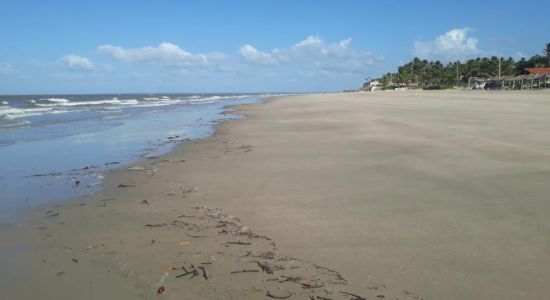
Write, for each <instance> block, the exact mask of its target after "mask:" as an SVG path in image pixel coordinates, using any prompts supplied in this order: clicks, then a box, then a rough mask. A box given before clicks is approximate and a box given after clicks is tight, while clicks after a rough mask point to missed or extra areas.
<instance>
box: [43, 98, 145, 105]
mask: <svg viewBox="0 0 550 300" xmlns="http://www.w3.org/2000/svg"><path fill="white" fill-rule="evenodd" d="M138 103H139V101H138V100H136V99H127V100H119V99H118V98H112V99H106V100H93V101H79V102H57V103H49V104H43V103H37V104H36V106H40V107H55V106H94V105H136V104H138Z"/></svg>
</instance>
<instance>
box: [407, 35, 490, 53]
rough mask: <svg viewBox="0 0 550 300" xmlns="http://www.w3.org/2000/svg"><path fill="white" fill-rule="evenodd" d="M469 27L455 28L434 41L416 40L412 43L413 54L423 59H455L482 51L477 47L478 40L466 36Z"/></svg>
mask: <svg viewBox="0 0 550 300" xmlns="http://www.w3.org/2000/svg"><path fill="white" fill-rule="evenodd" d="M470 32H471V30H470V29H469V28H455V29H452V30H450V31H448V32H446V33H445V34H443V35H440V36H438V37H437V38H436V39H435V40H434V41H429V42H422V41H417V42H416V43H415V44H414V55H415V56H417V57H419V58H425V59H441V60H455V59H466V58H469V57H472V56H475V55H479V54H481V53H482V51H481V50H480V49H478V48H477V43H478V40H477V39H476V38H474V37H470V36H468V35H469V33H470Z"/></svg>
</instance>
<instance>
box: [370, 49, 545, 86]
mask: <svg viewBox="0 0 550 300" xmlns="http://www.w3.org/2000/svg"><path fill="white" fill-rule="evenodd" d="M541 67H550V43H548V44H546V48H545V49H544V53H543V55H539V54H537V55H534V56H532V57H530V58H529V59H525V58H521V59H520V60H518V61H516V60H514V59H513V58H512V57H508V58H501V59H500V75H501V76H516V75H521V74H525V72H526V71H525V68H541ZM498 71H499V58H498V57H497V56H491V57H483V58H480V57H478V58H475V59H470V60H467V61H465V62H460V61H456V62H449V63H447V64H443V63H441V62H440V61H439V60H437V61H428V60H425V59H423V60H422V59H419V58H417V57H415V58H414V59H413V60H411V61H410V62H408V63H406V64H404V65H401V66H399V67H398V68H397V72H395V73H387V74H384V75H383V76H382V77H381V78H378V80H379V81H380V83H381V84H382V85H383V87H384V88H394V87H398V86H408V87H418V88H424V89H440V88H449V87H453V86H462V85H465V84H467V83H468V79H469V78H470V77H480V78H489V77H496V76H498V75H499V73H498Z"/></svg>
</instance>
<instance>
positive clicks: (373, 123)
mask: <svg viewBox="0 0 550 300" xmlns="http://www.w3.org/2000/svg"><path fill="white" fill-rule="evenodd" d="M238 111H239V112H240V113H243V114H246V115H247V116H249V118H248V119H245V120H233V121H228V122H225V123H223V124H221V125H219V126H218V127H217V131H216V134H215V135H214V136H212V137H210V138H208V139H205V140H201V141H195V142H189V143H186V144H183V145H181V146H178V147H177V148H176V149H175V150H174V151H173V152H171V153H170V154H169V155H166V156H164V157H159V158H153V159H147V160H144V161H140V162H138V163H137V164H136V166H134V167H133V168H131V169H128V168H123V169H120V170H118V171H115V172H112V173H110V174H107V176H106V182H105V188H104V190H103V191H101V192H99V193H97V194H95V195H92V196H89V197H84V198H81V199H76V200H74V201H70V202H65V203H60V204H57V205H49V206H47V207H39V208H35V209H32V210H30V211H29V212H27V214H26V216H27V219H26V221H25V222H23V223H22V224H21V225H19V226H4V227H1V228H0V234H1V236H2V238H1V239H0V251H1V252H0V268H1V269H2V273H1V275H0V291H2V293H3V294H4V295H5V296H3V297H2V299H140V298H149V299H150V298H159V299H160V298H167V299H247V298H251V299H270V297H272V298H273V297H274V298H277V297H287V296H290V297H289V298H288V299H324V298H322V297H325V298H329V299H350V298H352V299H359V298H354V296H352V295H349V294H345V293H351V294H356V295H361V296H362V297H366V298H367V299H376V298H377V297H378V298H382V297H384V298H386V299H420V298H423V299H548V298H549V297H550V286H549V285H548V281H549V280H550V240H549V239H550V218H549V217H548V216H549V215H550V201H549V200H550V184H549V182H550V130H548V129H549V128H550V92H549V91H534V92H455V91H443V92H420V91H418V92H415V91H407V92H374V93H355V94H327V95H306V96H295V97H284V98H280V99H276V100H274V101H269V102H267V103H265V104H260V105H251V106H243V107H240V108H239V109H238ZM143 200H146V201H143ZM235 216H238V217H235ZM245 225H246V226H248V227H246V226H245ZM249 228H250V229H249ZM251 229H252V230H251ZM184 268H185V269H184ZM194 270H196V272H193V271H194ZM204 271H206V274H205V272H204ZM239 271H245V272H239ZM232 272H234V273H232ZM186 273H189V274H187V275H184V276H181V277H178V278H176V276H177V275H182V274H186ZM194 275H196V276H194ZM205 275H206V276H207V277H208V279H206V278H205ZM161 286H162V287H164V288H165V291H164V292H163V293H162V294H160V295H159V294H157V292H158V289H159V288H160V287H161ZM342 292H344V293H342Z"/></svg>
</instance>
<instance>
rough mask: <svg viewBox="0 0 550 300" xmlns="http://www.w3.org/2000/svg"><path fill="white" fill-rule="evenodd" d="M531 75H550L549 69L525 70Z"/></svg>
mask: <svg viewBox="0 0 550 300" xmlns="http://www.w3.org/2000/svg"><path fill="white" fill-rule="evenodd" d="M525 70H527V72H529V73H531V74H540V73H550V68H525Z"/></svg>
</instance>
